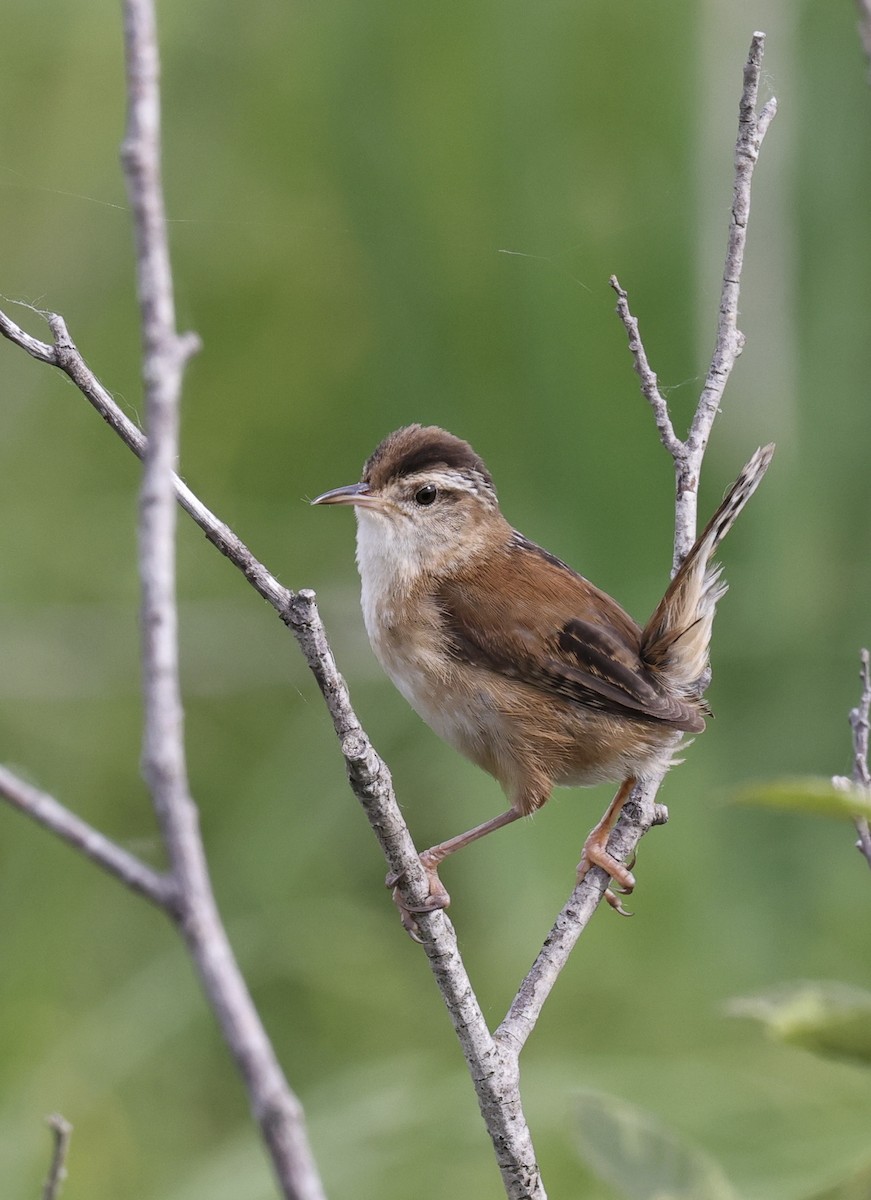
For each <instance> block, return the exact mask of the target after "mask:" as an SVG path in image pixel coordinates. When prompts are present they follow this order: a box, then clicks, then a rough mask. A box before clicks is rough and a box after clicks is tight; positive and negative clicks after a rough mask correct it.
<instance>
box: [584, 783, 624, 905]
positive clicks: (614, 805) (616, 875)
mask: <svg viewBox="0 0 871 1200" xmlns="http://www.w3.org/2000/svg"><path fill="white" fill-rule="evenodd" d="M634 787H635V777H634V776H632V775H630V777H629V778H628V779H626V780H624V781H623V783H622V784H621V785H620V788H619V790H618V792H617V795H616V796H615V797H614V799H613V800H612V801H611V803H610V804H609V805H608V808H607V810H606V812H605V815H604V816H603V817H602V819H601V821H599V823H598V825H596V826H595V827H594V828H593V829H592V830H591V832H590V835H589V837H588V838H587V840H586V841H585V842H584V849H583V852H582V854H581V861H580V862H579V863H578V882H579V883H580V881H581V880H582V879H583V878H584V876H585V875H586V873H587V871H589V869H590V867H593V866H596V867H601V868H602V870H603V871H605V872H607V874H608V875H610V876H611V878H612V879H613V880H615V881H616V882H617V883H619V884H620V885H621V887H620V891H621V892H622V894H623V895H624V896H628V895H629V893H630V892H631V891H632V890H633V889H634V887H635V876H634V875H633V874H632V872H631V871H630V870H629V868H628V867H626V866H624V864H623V863H621V862H618V861H617V859H616V858H615V857H614V856H613V854H610V853H609V852H608V838H609V836H610V834H611V830H612V829H613V828H614V825H615V824H616V822H617V818H618V817H619V816H620V812H621V811H622V808H623V805H624V804H625V803H626V801H627V800H628V799H629V794H630V792H631V791H632V789H633V788H634ZM605 899H606V900H607V901H608V903H609V904H610V905H611V907H612V908H613V909H616V911H617V912H619V913H620V914H621V915H622V916H625V917H628V916H629V913H627V912H626V909H625V908H624V907H623V905H622V904H621V903H620V899H619V897H618V896H615V895H614V893H613V892H612V891H610V890H608V891H606V892H605Z"/></svg>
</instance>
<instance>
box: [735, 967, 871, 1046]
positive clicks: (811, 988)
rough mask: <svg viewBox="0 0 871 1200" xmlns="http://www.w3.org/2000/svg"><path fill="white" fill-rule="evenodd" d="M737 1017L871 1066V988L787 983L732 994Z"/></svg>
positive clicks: (787, 1039)
mask: <svg viewBox="0 0 871 1200" xmlns="http://www.w3.org/2000/svg"><path fill="white" fill-rule="evenodd" d="M727 1011H728V1012H729V1013H731V1015H732V1016H734V1017H751V1018H752V1019H753V1020H756V1021H759V1022H760V1023H761V1024H762V1025H763V1026H764V1028H765V1029H766V1030H767V1031H768V1033H770V1034H771V1036H772V1037H773V1038H776V1039H778V1040H779V1041H782V1042H790V1043H792V1044H793V1045H795V1046H802V1047H803V1048H804V1049H805V1050H812V1051H814V1053H816V1054H821V1055H823V1056H824V1057H829V1058H840V1059H844V1060H845V1061H847V1062H856V1063H862V1064H864V1065H865V1066H871V992H869V991H866V990H865V989H864V988H857V987H851V986H849V985H848V984H845V983H829V982H826V981H816V980H814V981H810V980H807V981H802V982H800V983H782V984H777V985H776V986H775V987H773V988H767V989H766V990H765V991H762V992H758V993H757V994H756V995H753V996H740V997H736V998H735V999H734V1000H730V1001H729V1004H728V1007H727Z"/></svg>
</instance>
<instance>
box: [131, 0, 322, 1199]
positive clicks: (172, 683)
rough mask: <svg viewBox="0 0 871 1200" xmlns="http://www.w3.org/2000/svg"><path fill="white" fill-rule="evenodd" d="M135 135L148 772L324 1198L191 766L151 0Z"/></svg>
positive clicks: (275, 1127) (256, 1109)
mask: <svg viewBox="0 0 871 1200" xmlns="http://www.w3.org/2000/svg"><path fill="white" fill-rule="evenodd" d="M124 33H125V51H126V68H127V70H126V74H127V104H128V117H127V131H126V135H125V139H124V144H123V147H122V160H123V164H124V172H125V176H126V179H127V190H128V195H129V198H130V207H131V210H132V212H133V218H134V227H135V234H136V263H137V291H138V296H139V307H140V313H141V328H142V373H143V383H144V391H145V400H146V413H147V428H148V439H147V441H146V443H145V447H144V453H143V463H144V468H145V469H144V473H143V483H142V491H141V495H140V507H139V564H140V578H141V584H142V660H143V691H144V699H145V737H144V749H143V766H144V771H145V777H146V780H147V782H148V785H149V788H150V790H151V794H152V799H153V801H154V807H155V812H156V813H157V818H158V821H159V823H160V826H161V830H162V833H163V838H164V841H165V843H166V847H167V852H168V855H169V860H170V864H171V873H172V878H173V882H174V884H175V887H176V892H177V898H178V910H177V914H176V916H177V923H178V927H179V931H180V932H181V934H182V936H183V938H184V940H185V942H186V944H187V947H188V950H189V952H190V954H191V957H192V959H193V961H194V963H195V965H196V968H197V971H198V973H199V975H200V979H201V981H202V984H203V988H204V990H205V993H206V995H207V997H208V999H209V1002H210V1003H211V1005H212V1008H213V1010H214V1012H215V1015H216V1017H217V1018H218V1021H219V1023H220V1026H221V1030H222V1032H223V1034H224V1038H225V1040H226V1042H227V1045H228V1047H229V1049H230V1051H231V1053H232V1055H233V1057H234V1059H235V1061H236V1064H237V1066H238V1068H239V1070H240V1072H241V1074H242V1077H243V1079H244V1081H245V1084H246V1087H247V1089H248V1094H249V1098H250V1102H251V1108H252V1112H253V1115H254V1118H255V1120H256V1121H257V1122H258V1124H259V1126H260V1130H261V1133H262V1136H263V1139H264V1141H265V1143H266V1146H267V1148H268V1150H269V1153H270V1155H271V1158H272V1162H273V1166H274V1168H275V1172H276V1175H277V1177H278V1180H279V1183H280V1185H281V1187H282V1190H283V1191H284V1194H285V1196H287V1197H288V1198H289V1200H323V1196H324V1192H323V1187H322V1185H321V1182H320V1176H319V1174H318V1171H317V1167H316V1165H315V1161H314V1156H313V1155H312V1152H311V1147H310V1145H309V1141H308V1135H307V1133H306V1129H305V1121H304V1117H303V1112H302V1106H301V1105H300V1103H299V1100H298V1099H297V1097H296V1096H295V1095H294V1094H293V1092H292V1091H291V1090H290V1088H289V1086H288V1084H287V1080H286V1079H285V1077H284V1074H283V1072H282V1070H281V1067H280V1065H279V1063H278V1060H277V1058H276V1057H275V1052H274V1050H273V1047H272V1045H271V1043H270V1041H269V1039H268V1037H267V1035H266V1032H265V1030H264V1028H263V1025H262V1023H261V1021H260V1017H259V1015H258V1013H257V1010H256V1008H255V1007H254V1004H253V1001H252V1000H251V996H250V994H249V992H248V989H247V986H246V984H245V981H244V979H243V977H242V974H241V972H240V970H239V966H238V964H237V962H236V960H235V957H234V955H233V951H232V948H231V946H230V943H229V939H228V938H227V934H226V931H225V929H224V926H223V924H222V922H221V918H220V915H219V913H218V908H217V905H216V903H215V898H214V895H213V892H212V887H211V881H210V879H209V873H208V867H207V865H206V858H205V851H204V849H203V844H202V839H201V837H200V832H199V818H198V813H197V809H196V806H195V804H194V802H193V800H192V798H191V795H190V791H189V787H188V778H187V766H186V762H185V752H184V738H183V715H182V701H181V687H180V683H179V671H178V631H177V625H178V621H177V612H176V602H175V523H176V510H175V500H176V486H175V480H174V476H173V467H174V465H175V462H176V459H177V457H178V429H179V400H180V394H181V382H182V373H183V370H184V364H185V362H186V359H187V357H188V356H189V354H190V353H191V352H192V351H193V349H194V348H195V346H196V341H195V339H193V338H192V337H190V336H187V337H180V336H179V335H178V334H177V333H176V329H175V309H174V303H173V289H172V272H171V267H170V260H169V246H168V242H167V233H166V218H165V213H164V201H163V187H162V183H161V174H160V90H159V56H158V46H157V29H156V21H155V13H154V4H153V0H125V5H124Z"/></svg>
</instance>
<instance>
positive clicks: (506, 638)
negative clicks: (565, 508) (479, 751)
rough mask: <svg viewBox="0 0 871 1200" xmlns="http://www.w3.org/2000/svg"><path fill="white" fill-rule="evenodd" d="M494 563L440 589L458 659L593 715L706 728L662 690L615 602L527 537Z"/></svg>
mask: <svg viewBox="0 0 871 1200" xmlns="http://www.w3.org/2000/svg"><path fill="white" fill-rule="evenodd" d="M500 559H501V561H500ZM492 561H493V566H492V568H490V567H489V564H488V568H487V569H485V570H483V571H482V570H480V569H479V570H477V571H474V570H472V569H469V570H467V571H466V572H464V573H462V574H461V575H459V576H453V577H452V578H451V579H449V580H445V581H443V582H442V583H441V585H440V586H439V589H438V604H439V608H440V611H441V613H442V619H443V622H444V629H445V633H446V635H447V636H448V639H449V641H450V644H451V648H452V652H453V654H454V656H455V657H457V658H459V659H461V660H463V661H465V662H469V663H473V664H476V665H478V666H483V667H487V668H489V669H490V670H492V671H495V672H497V673H498V674H500V675H505V676H506V677H508V678H511V679H517V680H520V681H522V682H524V683H527V684H530V685H531V686H532V687H535V688H538V689H539V690H541V691H543V692H547V693H550V694H552V695H558V696H561V697H563V698H565V699H566V700H569V701H572V702H574V703H576V704H579V705H581V706H583V707H586V708H595V709H598V710H600V711H605V712H613V713H615V714H620V713H622V714H624V715H632V716H635V717H640V718H641V719H642V720H648V721H654V722H657V723H662V724H664V725H669V726H672V727H673V728H675V729H684V730H688V731H694V732H697V731H700V730H702V729H703V728H704V721H703V720H702V717H701V715H700V713H699V710H698V708H697V707H695V706H694V705H692V704H691V703H686V702H685V701H683V700H682V699H680V698H679V697H676V696H671V695H668V694H667V693H665V692H664V691H663V690H662V688H661V686H660V685H659V684H658V682H657V680H656V678H655V677H654V676H653V675H652V674H651V672H650V671H649V669H648V668H647V667H646V666H645V664H644V662H643V661H642V659H641V655H640V639H641V630H640V628H639V627H638V625H636V623H635V622H634V621H633V620H632V618H631V617H630V616H628V615H627V613H625V612H624V611H623V609H622V608H621V607H620V606H619V604H617V603H616V601H614V600H612V599H611V597H610V596H608V595H606V594H605V593H604V592H601V591H599V589H598V588H596V587H594V586H593V585H592V584H591V583H589V582H588V581H587V580H586V579H584V578H582V577H581V576H580V575H577V574H575V572H574V571H572V570H571V568H570V567H567V566H566V565H565V563H563V562H560V560H559V559H556V558H554V557H553V556H552V555H550V554H548V553H547V552H546V551H544V550H541V549H540V548H539V547H538V546H536V545H535V544H534V543H532V542H528V541H527V540H526V539H525V538H523V537H521V536H520V535H519V534H515V535H514V536H513V537H512V539H511V541H510V542H508V543H507V544H506V545H505V546H504V547H503V548H502V549H500V551H499V552H498V553H497V556H496V558H495V559H494V560H492ZM505 580H510V581H511V587H510V590H508V589H506V588H505V587H500V586H499V585H500V583H503V582H504V581H505Z"/></svg>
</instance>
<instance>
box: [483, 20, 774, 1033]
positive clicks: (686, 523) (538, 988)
mask: <svg viewBox="0 0 871 1200" xmlns="http://www.w3.org/2000/svg"><path fill="white" fill-rule="evenodd" d="M764 43H765V35H764V34H762V33H754V35H753V38H752V41H751V44H750V52H749V55H748V58H747V63H746V65H745V67H744V86H743V90H742V93H741V101H740V107H739V118H738V139H737V142H736V147H735V181H734V187H733V202H732V216H731V220H730V223H729V241H728V247H727V251H726V264H725V269H724V271H723V287H722V293H721V297H720V309H719V323H718V327H717V340H716V345H715V347H714V354H713V358H712V361H711V367H710V370H709V372H708V376H707V379H706V380H705V384H704V388H703V390H702V394H701V396H700V398H699V403H698V407H697V409H696V413H695V416H694V418H693V421H692V424H691V426H690V432H689V436H688V437H687V440H686V442H682V441H681V440H680V439H679V438H678V437H677V436H676V435H675V432H674V428H673V426H672V423H671V418H670V416H669V414H668V405H667V403H666V401H665V398H664V397H663V395H662V393H661V392H660V390H659V384H658V382H657V379H656V375H655V373H654V372H653V370H652V369H651V367H650V364H649V360H648V358H647V354H646V352H645V349H644V345H643V343H642V340H641V336H640V333H639V330H638V322H637V321H636V320H635V318H634V317H633V316H632V313H631V311H630V309H629V302H628V298H627V296H626V292H625V291H624V290H623V288H622V287H621V286H620V284H619V282H618V281H617V279H616V277H615V276H612V277H611V287H612V288H613V289H614V291H615V292H616V293H617V312H618V315H619V316H620V319H621V321H622V322H623V325H624V327H625V329H626V332H627V334H628V336H629V349H630V351H631V353H632V356H633V359H634V363H635V369H636V371H637V372H638V375H639V377H640V379H641V390H642V392H643V393H644V395H645V397H646V398H647V400H648V401H649V403H650V405H651V407H652V408H653V413H654V418H655V420H656V425H657V429H658V430H659V435H660V439H661V441H662V443H663V445H664V446H665V448H666V449H667V450H668V452H669V453H670V454H671V457H672V460H673V462H674V469H675V477H676V483H677V487H676V497H675V534H674V560H673V569H674V570H677V568H678V567H679V566H680V564H681V562H683V559H684V558H685V557H686V554H687V552H688V551H689V550H690V548H691V547H692V545H693V542H694V541H695V538H696V498H697V490H698V480H699V474H700V472H701V467H702V459H703V458H704V453H705V447H706V446H707V442H708V437H709V434H710V430H711V425H712V424H713V421H714V418H715V416H716V414H717V411H718V410H719V405H720V400H721V399H722V396H723V391H724V389H725V386H726V383H727V381H728V379H729V375H730V374H731V371H732V367H733V366H734V365H735V361H736V359H737V358H738V355H739V354H740V353H741V347H742V346H743V343H744V338H743V335H742V334H741V333H739V332H738V329H737V316H738V293H739V285H740V280H741V269H742V265H743V260H744V245H745V242H746V237H747V220H748V217H749V213H750V185H751V182H752V177H753V167H754V166H755V164H756V160H757V158H758V155H759V147H760V145H761V143H762V138H763V137H764V135H765V130H766V129H767V128H768V125H769V123H770V121H771V118H772V117H773V116H774V113H775V111H776V102H775V101H774V100H773V99H772V100H769V102H768V103H767V104H766V105H765V107H764V108H763V110H762V112H761V113H759V115H758V116H757V115H756V111H755V105H756V99H757V94H758V88H759V76H760V72H761V68H762V51H763V47H764ZM662 778H663V776H661V777H660V778H658V779H653V780H648V781H647V782H645V783H644V784H643V785H641V786H638V787H636V788H635V789H634V791H633V792H632V795H631V797H630V800H629V801H628V802H627V804H626V805H625V806H624V808H623V811H622V813H621V815H620V818H619V820H618V822H617V824H616V826H615V828H614V832H613V833H612V834H611V838H610V839H609V842H608V848H609V851H610V853H611V854H612V855H613V856H614V857H615V858H617V859H618V861H622V860H623V859H625V858H627V857H628V856H630V855H632V854H634V853H635V850H636V847H637V846H638V843H639V841H640V840H641V838H642V837H643V836H644V834H645V833H647V831H648V830H649V829H650V828H651V826H653V825H655V824H660V823H661V818H660V817H659V815H658V812H657V809H658V808H659V807H661V806H657V805H656V803H655V797H656V794H657V792H658V790H659V785H660V783H661V782H662ZM608 883H609V880H608V877H607V876H606V875H605V873H604V872H603V871H601V870H600V869H599V868H595V869H593V870H591V871H589V872H588V873H587V875H586V876H585V878H584V879H583V880H582V881H581V883H580V884H579V885H578V886H577V887H576V888H575V889H574V891H573V892H572V894H571V896H570V897H569V900H568V902H567V903H566V905H565V906H564V908H563V909H562V911H561V912H560V914H559V916H558V917H557V919H556V921H555V922H554V925H553V928H552V929H551V931H550V933H549V934H548V936H547V938H546V939H545V943H544V946H543V947H542V949H541V951H540V953H539V955H538V957H537V958H536V960H535V962H534V963H533V965H532V967H531V968H530V971H529V974H528V975H527V976H526V978H525V979H524V981H523V983H522V984H521V985H520V989H519V990H518V992H517V995H516V996H515V998H514V1000H513V1001H512V1003H511V1006H510V1008H509V1009H508V1013H507V1015H506V1017H505V1019H504V1021H503V1022H502V1024H501V1025H500V1026H499V1028H498V1030H497V1037H498V1038H499V1039H500V1040H502V1041H504V1042H505V1043H507V1044H510V1045H512V1046H514V1047H515V1050H516V1052H518V1053H519V1051H520V1049H521V1048H522V1047H523V1045H524V1043H525V1042H526V1039H527V1038H528V1037H529V1035H530V1033H531V1032H532V1030H533V1028H534V1027H535V1023H536V1021H537V1019H538V1017H539V1015H540V1013H541V1010H542V1008H543V1007H544V1004H545V1002H546V1000H547V997H548V996H549V995H550V991H551V989H552V988H553V986H554V984H555V982H556V980H557V978H558V976H559V973H560V971H561V970H562V969H563V967H564V966H565V964H566V962H567V960H568V957H569V954H570V953H571V951H572V949H573V948H574V946H575V943H576V942H577V940H578V938H579V937H580V935H581V933H582V932H583V930H584V929H585V928H586V926H587V923H588V922H589V920H590V918H591V917H592V915H593V913H594V912H595V910H596V907H597V905H598V903H599V901H600V900H601V898H602V895H603V893H604V891H605V888H606V887H607V886H608Z"/></svg>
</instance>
